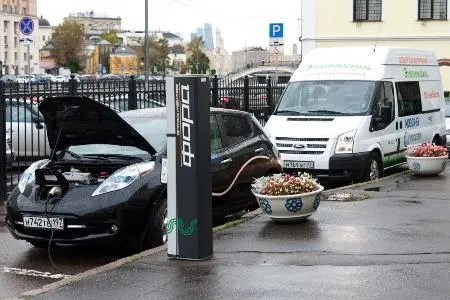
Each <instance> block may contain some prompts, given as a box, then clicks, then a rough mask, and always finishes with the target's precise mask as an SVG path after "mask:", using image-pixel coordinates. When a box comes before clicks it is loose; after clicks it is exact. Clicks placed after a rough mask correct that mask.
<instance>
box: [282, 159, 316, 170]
mask: <svg viewBox="0 0 450 300" xmlns="http://www.w3.org/2000/svg"><path fill="white" fill-rule="evenodd" d="M283 165H284V168H286V169H314V162H313V161H292V160H285V161H284V162H283Z"/></svg>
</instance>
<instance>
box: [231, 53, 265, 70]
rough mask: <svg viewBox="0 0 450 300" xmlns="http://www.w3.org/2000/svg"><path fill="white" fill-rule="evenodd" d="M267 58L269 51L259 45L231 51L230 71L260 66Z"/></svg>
mask: <svg viewBox="0 0 450 300" xmlns="http://www.w3.org/2000/svg"><path fill="white" fill-rule="evenodd" d="M268 59H269V51H267V50H266V49H263V48H261V47H253V48H246V49H243V50H239V51H234V52H232V53H231V68H232V72H236V71H240V70H243V69H246V68H253V67H257V66H261V65H262V64H264V62H267V61H268Z"/></svg>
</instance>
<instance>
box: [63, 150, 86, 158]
mask: <svg viewBox="0 0 450 300" xmlns="http://www.w3.org/2000/svg"><path fill="white" fill-rule="evenodd" d="M64 153H67V154H69V155H70V156H72V157H75V158H76V159H82V157H81V155H79V154H76V153H75V152H72V151H70V150H64Z"/></svg>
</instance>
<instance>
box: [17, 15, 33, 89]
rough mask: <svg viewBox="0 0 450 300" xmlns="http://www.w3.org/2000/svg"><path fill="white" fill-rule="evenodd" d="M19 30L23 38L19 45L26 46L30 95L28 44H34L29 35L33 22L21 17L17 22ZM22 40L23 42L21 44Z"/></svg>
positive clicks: (30, 19) (29, 78) (28, 18)
mask: <svg viewBox="0 0 450 300" xmlns="http://www.w3.org/2000/svg"><path fill="white" fill-rule="evenodd" d="M19 30H20V32H21V33H22V35H23V36H24V37H21V43H22V44H24V45H26V46H27V60H28V67H27V68H28V72H27V73H28V89H29V91H30V95H31V59H30V44H31V43H34V38H32V37H31V36H30V35H31V34H32V33H33V31H34V21H33V19H32V18H30V17H23V18H22V19H21V20H20V22H19ZM22 40H23V42H22Z"/></svg>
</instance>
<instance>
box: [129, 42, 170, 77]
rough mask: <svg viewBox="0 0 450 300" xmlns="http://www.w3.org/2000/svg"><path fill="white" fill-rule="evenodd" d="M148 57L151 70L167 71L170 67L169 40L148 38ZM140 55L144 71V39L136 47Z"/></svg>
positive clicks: (139, 59) (140, 62) (139, 58)
mask: <svg viewBox="0 0 450 300" xmlns="http://www.w3.org/2000/svg"><path fill="white" fill-rule="evenodd" d="M148 48H149V52H148V57H149V71H150V72H151V71H153V70H155V69H156V71H157V72H160V73H163V74H165V73H166V69H167V68H169V67H170V63H169V62H170V60H169V54H170V48H169V42H168V41H167V40H165V39H160V40H158V41H157V40H155V39H154V38H150V39H148ZM134 49H135V50H136V54H137V56H138V61H139V64H140V66H141V68H140V69H141V71H144V58H145V52H144V40H141V41H140V42H139V46H137V47H135V48H134Z"/></svg>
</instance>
